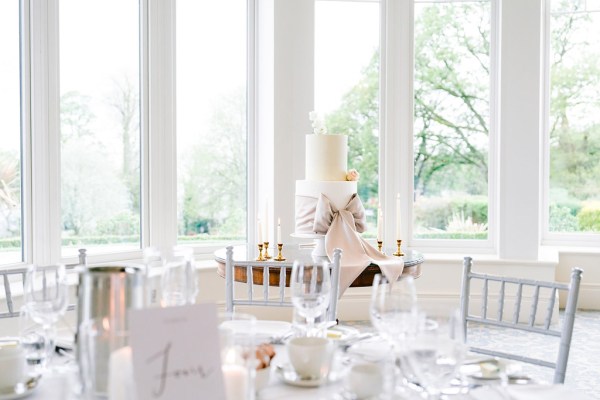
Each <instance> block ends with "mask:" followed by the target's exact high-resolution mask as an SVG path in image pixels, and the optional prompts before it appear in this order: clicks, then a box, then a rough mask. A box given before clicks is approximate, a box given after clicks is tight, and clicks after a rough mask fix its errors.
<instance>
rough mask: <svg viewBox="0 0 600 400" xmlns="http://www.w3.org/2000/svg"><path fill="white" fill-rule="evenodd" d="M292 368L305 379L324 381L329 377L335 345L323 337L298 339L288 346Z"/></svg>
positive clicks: (294, 339)
mask: <svg viewBox="0 0 600 400" xmlns="http://www.w3.org/2000/svg"><path fill="white" fill-rule="evenodd" d="M287 350H288V356H289V359H290V363H291V364H292V367H293V368H294V370H295V371H296V373H297V374H298V375H299V376H300V377H301V378H303V379H322V378H326V377H327V376H328V375H329V368H330V366H331V360H332V357H333V344H332V343H331V342H330V341H329V340H328V339H327V338H322V337H296V338H293V339H292V340H290V341H289V342H288V344H287Z"/></svg>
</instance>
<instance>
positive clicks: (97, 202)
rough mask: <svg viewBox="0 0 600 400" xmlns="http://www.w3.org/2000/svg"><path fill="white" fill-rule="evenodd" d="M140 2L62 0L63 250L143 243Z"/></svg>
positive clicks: (107, 249)
mask: <svg viewBox="0 0 600 400" xmlns="http://www.w3.org/2000/svg"><path fill="white" fill-rule="evenodd" d="M139 48H140V39H139V4H138V1H135V0H98V1H80V0H61V1H60V120H61V203H62V204H61V206H62V241H63V247H62V252H63V256H64V255H71V254H75V253H76V249H77V248H78V247H79V246H82V245H85V246H86V247H87V248H88V249H90V250H91V251H92V252H93V251H98V252H100V251H101V252H112V251H118V250H129V249H139V248H140V122H139V121H140V114H139V111H140V109H139V96H140V89H139V76H140V71H139Z"/></svg>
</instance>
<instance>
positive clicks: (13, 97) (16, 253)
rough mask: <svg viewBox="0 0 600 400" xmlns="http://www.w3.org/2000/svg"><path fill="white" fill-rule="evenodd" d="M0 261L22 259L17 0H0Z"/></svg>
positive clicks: (8, 261) (6, 261) (0, 262)
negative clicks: (0, 66)
mask: <svg viewBox="0 0 600 400" xmlns="http://www.w3.org/2000/svg"><path fill="white" fill-rule="evenodd" d="M0 54H1V55H2V61H1V65H2V73H1V74H0V143H2V145H1V147H0V264H7V263H12V262H19V261H22V252H21V119H20V115H21V104H20V103H21V93H20V87H19V85H20V82H21V77H20V73H19V2H18V1H1V2H0Z"/></svg>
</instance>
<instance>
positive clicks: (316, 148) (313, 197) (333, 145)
mask: <svg viewBox="0 0 600 400" xmlns="http://www.w3.org/2000/svg"><path fill="white" fill-rule="evenodd" d="M305 159H306V167H305V177H306V179H304V180H298V181H296V233H297V234H314V233H321V234H325V233H326V232H322V231H321V232H320V231H319V229H318V227H315V226H314V214H315V211H316V204H317V200H318V199H319V197H320V196H321V195H324V196H326V197H327V198H328V199H329V201H330V202H331V203H332V205H333V207H335V209H337V210H341V209H344V208H345V207H346V205H347V204H348V203H349V202H350V200H351V199H352V196H353V195H355V194H356V191H357V181H356V180H348V179H355V178H356V177H357V174H356V172H355V171H351V173H348V170H347V169H348V137H347V136H346V135H323V134H309V135H306V157H305Z"/></svg>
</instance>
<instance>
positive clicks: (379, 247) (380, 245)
mask: <svg viewBox="0 0 600 400" xmlns="http://www.w3.org/2000/svg"><path fill="white" fill-rule="evenodd" d="M382 247H383V241H381V240H378V241H377V248H378V249H379V252H380V253H383V251H381V249H382Z"/></svg>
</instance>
